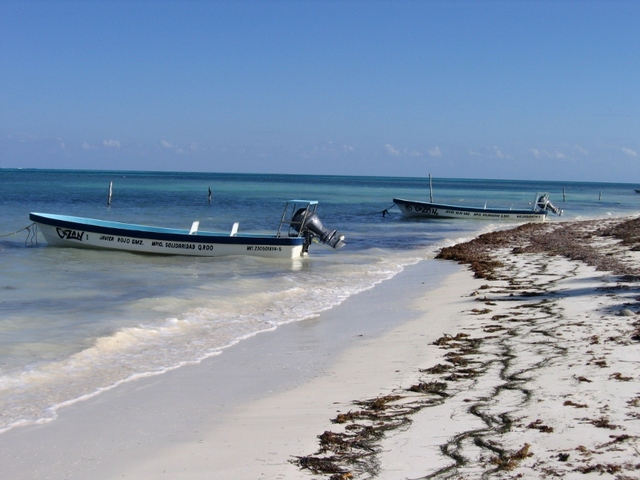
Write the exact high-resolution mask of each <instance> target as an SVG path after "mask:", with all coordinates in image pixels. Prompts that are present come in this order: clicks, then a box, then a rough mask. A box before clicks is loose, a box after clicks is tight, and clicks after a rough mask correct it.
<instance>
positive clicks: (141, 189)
mask: <svg viewBox="0 0 640 480" xmlns="http://www.w3.org/2000/svg"><path fill="white" fill-rule="evenodd" d="M110 182H113V198H112V203H111V205H110V206H108V205H107V197H108V188H109V183H110ZM209 188H211V190H212V192H213V197H212V201H211V202H208V199H207V194H208V189H209ZM542 191H545V192H549V193H551V199H552V201H553V202H554V203H555V204H556V205H557V206H559V207H560V208H563V209H564V210H565V215H564V216H563V217H562V218H557V217H554V218H552V221H562V220H572V219H583V218H601V217H606V216H611V215H616V216H618V215H629V214H635V213H638V212H639V211H640V195H638V194H636V193H635V192H634V185H630V184H595V183H571V182H568V183H548V182H547V183H544V182H529V181H519V182H516V181H513V182H511V181H491V180H458V179H434V196H435V200H437V201H439V202H442V203H451V204H456V203H464V204H471V205H480V206H482V205H484V204H485V203H486V204H488V205H489V206H513V207H522V206H526V205H527V204H528V203H529V202H531V201H533V200H534V198H535V194H536V192H542ZM563 192H564V200H563ZM428 195H429V192H428V180H427V179H426V178H392V177H389V178H382V177H339V176H335V177H333V176H302V175H234V174H215V173H180V172H162V173H160V172H109V171H106V172H103V171H59V170H0V218H1V220H2V221H1V222H0V235H2V236H1V237H0V411H2V412H3V415H2V416H1V417H0V431H1V430H6V429H7V428H11V426H14V425H20V424H27V423H34V422H42V421H48V420H51V419H53V418H55V410H56V408H57V406H59V405H62V404H65V403H69V402H73V401H76V400H77V399H79V398H85V397H87V396H92V395H96V394H99V393H100V392H101V391H104V390H105V389H108V388H111V387H113V386H114V385H117V384H119V383H121V382H123V381H127V380H131V379H134V378H137V377H139V376H143V375H149V374H159V373H162V372H165V371H167V370H169V369H173V368H178V367H180V366H181V365H185V364H188V363H193V362H198V361H200V360H202V359H203V358H206V357H207V356H211V355H217V354H220V353H221V352H223V351H224V349H225V348H227V347H229V346H232V345H234V344H236V343H238V342H241V341H242V339H243V338H247V337H249V336H252V335H255V334H257V333H259V332H263V331H267V330H272V329H274V328H277V327H278V325H282V324H284V323H288V322H295V321H301V320H304V319H306V318H310V317H313V316H315V315H317V314H318V313H319V312H321V311H324V310H326V309H329V308H332V307H333V306H335V305H337V304H339V303H340V302H342V301H343V300H344V299H346V298H348V297H349V296H351V295H354V294H356V293H358V292H361V291H363V290H366V289H369V288H371V287H372V286H374V285H376V284H378V283H380V282H382V281H384V280H386V279H389V278H391V277H393V276H394V275H396V274H397V273H398V272H400V271H401V270H402V269H403V268H404V267H406V266H407V265H411V264H415V263H417V262H419V261H421V260H424V259H427V258H432V257H433V256H434V254H435V252H436V251H437V249H438V248H440V247H441V246H444V245H448V244H452V243H455V242H458V241H461V240H464V239H468V238H471V237H473V236H475V235H477V234H478V233H481V232H483V231H487V230H490V229H493V228H498V227H500V225H496V224H489V223H480V222H473V221H469V222H464V221H425V220H407V219H403V218H402V217H401V216H400V214H399V212H398V211H397V210H396V209H395V208H392V201H391V199H392V198H393V197H402V198H409V199H422V200H424V199H427V198H428ZM292 198H305V199H311V200H318V201H319V204H320V206H319V210H318V213H319V215H320V218H321V219H322V221H323V223H324V224H325V225H326V226H327V227H329V228H331V229H334V228H337V229H338V230H339V231H341V232H342V233H343V234H344V235H345V236H346V238H347V246H346V247H345V248H344V249H341V250H338V251H333V250H331V249H329V248H328V247H324V246H322V245H312V247H311V250H310V255H309V257H308V258H304V259H299V260H295V261H290V260H270V259H260V258H251V257H226V258H197V257H179V256H175V257H174V256H167V257H156V256H149V255H136V254H130V253H126V252H102V251H89V250H76V249H58V248H51V247H48V246H47V245H46V243H45V242H44V239H43V238H42V237H41V236H40V237H39V238H38V239H37V242H34V241H33V240H34V239H33V238H30V237H29V236H28V234H27V232H26V231H23V230H22V229H23V228H24V227H26V226H28V225H29V223H30V222H29V219H28V216H29V212H31V211H39V212H47V213H60V214H69V215H79V216H85V217H93V218H100V219H106V220H114V221H122V222H131V223H139V224H150V225H158V226H165V227H180V228H188V227H189V226H190V225H191V222H192V221H193V220H199V221H200V225H201V228H203V229H207V230H228V229H230V227H231V225H232V224H233V223H234V222H236V221H239V222H240V225H241V229H244V230H246V231H262V232H264V231H267V232H275V230H276V229H277V226H278V221H279V218H280V215H281V213H282V208H283V206H284V202H285V201H286V200H288V199H292ZM385 209H388V212H389V215H386V216H383V215H382V211H383V210H385ZM13 232H18V233H16V234H13V235H9V234H11V233H13Z"/></svg>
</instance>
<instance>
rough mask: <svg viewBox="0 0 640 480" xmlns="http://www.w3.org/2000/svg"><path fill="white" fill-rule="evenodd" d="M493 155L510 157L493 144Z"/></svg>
mask: <svg viewBox="0 0 640 480" xmlns="http://www.w3.org/2000/svg"><path fill="white" fill-rule="evenodd" d="M493 155H494V156H495V157H496V158H511V156H510V155H507V154H506V153H503V152H502V151H501V150H500V149H499V148H498V147H497V146H495V145H494V147H493Z"/></svg>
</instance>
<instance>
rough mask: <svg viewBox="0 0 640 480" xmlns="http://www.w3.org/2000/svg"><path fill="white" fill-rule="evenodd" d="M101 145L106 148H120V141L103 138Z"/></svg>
mask: <svg viewBox="0 0 640 480" xmlns="http://www.w3.org/2000/svg"><path fill="white" fill-rule="evenodd" d="M102 145H104V146H105V147H107V148H120V142H119V141H118V140H103V141H102Z"/></svg>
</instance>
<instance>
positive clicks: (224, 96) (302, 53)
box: [0, 0, 640, 183]
mask: <svg viewBox="0 0 640 480" xmlns="http://www.w3.org/2000/svg"><path fill="white" fill-rule="evenodd" d="M639 22H640V2H639V1H631V0H629V1H620V0H601V1H600V0H579V1H578V0H576V1H569V0H555V1H547V0H538V1H536V0H511V1H506V0H505V1H497V0H495V1H493V0H486V1H481V0H476V1H456V0H423V1H410V0H404V1H403V0H397V1H382V0H368V1H365V0H336V1H332V0H324V1H323V0H317V1H311V0H307V1H304V0H299V1H293V0H244V1H240V0H236V1H234V0H227V1H223V0H219V1H216V0H211V1H195V0H192V1H189V0H183V1H169V0H156V1H144V0H128V1H124V0H84V1H80V0H76V1H70V0H69V1H62V0H46V1H45V0H42V1H35V0H0V168H64V169H106V170H121V169H125V170H154V171H198V172H238V173H286V174H322V175H375V176H398V177H425V176H427V175H429V174H432V175H433V176H436V177H445V178H483V179H524V180H553V181H573V180H575V181H594V182H596V181H604V182H625V183H635V182H640V28H639V25H640V23H639Z"/></svg>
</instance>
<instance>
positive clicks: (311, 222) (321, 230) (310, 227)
mask: <svg viewBox="0 0 640 480" xmlns="http://www.w3.org/2000/svg"><path fill="white" fill-rule="evenodd" d="M305 215H306V218H305ZM291 226H292V227H293V229H294V230H295V231H296V232H298V233H301V234H303V235H305V236H306V235H307V234H309V235H310V236H311V237H317V238H318V239H319V240H320V242H322V243H324V244H326V245H329V246H331V247H333V248H342V247H344V245H345V241H344V235H341V234H340V233H339V232H338V231H337V230H329V229H327V228H325V227H324V225H322V222H321V221H320V218H319V217H318V214H316V213H314V212H308V210H307V209H306V208H300V209H298V211H297V212H296V213H295V214H294V215H293V218H292V219H291Z"/></svg>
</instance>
